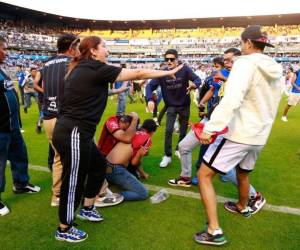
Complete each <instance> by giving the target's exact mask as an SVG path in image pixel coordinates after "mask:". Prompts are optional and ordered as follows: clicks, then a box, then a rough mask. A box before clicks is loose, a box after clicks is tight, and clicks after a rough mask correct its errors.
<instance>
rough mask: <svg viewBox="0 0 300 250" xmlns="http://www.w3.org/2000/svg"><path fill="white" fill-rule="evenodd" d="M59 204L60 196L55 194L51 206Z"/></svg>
mask: <svg viewBox="0 0 300 250" xmlns="http://www.w3.org/2000/svg"><path fill="white" fill-rule="evenodd" d="M58 206H59V198H58V197H56V196H54V197H52V200H51V207H58Z"/></svg>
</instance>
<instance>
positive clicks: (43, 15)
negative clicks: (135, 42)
mask: <svg viewBox="0 0 300 250" xmlns="http://www.w3.org/2000/svg"><path fill="white" fill-rule="evenodd" d="M60 1H61V2H65V1H63V0H60ZM87 1H88V0H85V2H87ZM99 1H100V0H99ZM124 1H125V0H124ZM140 1H141V0H140ZM153 1H155V0H148V2H149V3H152V2H153ZM161 1H163V0H161ZM185 1H187V0H185ZM261 1H263V0H261ZM265 1H268V0H265ZM269 1H271V0H269ZM285 1H286V2H288V1H289V0H285ZM295 1H296V0H295ZM10 2H13V0H11V1H10ZM28 2H29V1H28ZM32 2H36V1H35V0H31V1H30V5H31V7H29V6H28V7H29V8H23V7H19V6H16V5H11V4H7V3H4V2H3V1H2V2H0V18H4V19H12V20H16V21H18V20H19V21H20V20H23V21H28V22H31V23H33V24H34V23H37V24H40V25H46V26H49V27H51V25H52V24H54V25H55V26H63V27H70V28H80V29H85V28H90V29H103V30H104V29H105V30H106V29H110V30H128V29H149V28H152V29H172V28H177V29H179V28H182V29H190V28H197V27H201V28H207V27H209V28H210V27H222V26H224V27H246V26H247V25H249V24H260V25H265V26H268V25H272V26H273V25H275V24H279V25H284V24H288V25H290V24H297V25H298V24H299V20H300V11H298V12H297V13H296V14H273V15H262V16H254V15H253V16H229V17H225V16H222V17H207V18H205V17H201V18H185V19H179V18H178V19H164V20H145V19H143V20H135V21H126V20H122V21H120V20H95V19H92V18H90V19H81V18H78V17H76V18H74V17H66V16H63V15H55V14H49V12H50V10H51V9H50V8H49V9H47V12H45V11H36V10H32V8H33V7H32V6H33V5H34V4H32ZM41 2H43V4H45V2H44V1H41ZM54 2H56V0H52V2H51V3H54ZM69 2H71V1H69ZM128 2H130V0H128ZM199 2H202V1H200V0H199ZM207 2H209V0H208V1H207ZM227 2H229V0H227ZM47 4H49V3H47ZM243 4H244V2H243ZM27 5H28V4H27ZM53 5H54V4H53ZM73 5H74V6H75V1H74V2H73ZM73 5H72V6H71V5H70V6H69V7H68V9H72V8H73ZM35 6H37V5H35ZM80 6H82V4H80ZM203 7H204V6H202V8H203ZM235 7H236V6H235ZM299 7H300V5H299ZM82 8H83V7H82ZM130 8H131V7H127V11H129V10H130ZM210 8H214V6H212V7H210ZM294 9H295V12H296V9H297V6H296V7H295V8H294ZM102 12H103V13H105V12H108V11H102ZM282 13H283V12H282Z"/></svg>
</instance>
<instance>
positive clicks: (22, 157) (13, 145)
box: [0, 129, 29, 193]
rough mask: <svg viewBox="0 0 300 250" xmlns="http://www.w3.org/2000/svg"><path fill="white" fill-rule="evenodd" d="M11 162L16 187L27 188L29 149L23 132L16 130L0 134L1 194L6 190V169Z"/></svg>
mask: <svg viewBox="0 0 300 250" xmlns="http://www.w3.org/2000/svg"><path fill="white" fill-rule="evenodd" d="M7 160H9V161H10V166H11V172H12V177H13V182H14V185H15V186H17V187H18V188H22V187H25V186H26V185H27V184H28V181H29V175H28V156H27V149H26V145H25V142H24V140H23V137H22V135H21V132H20V130H19V129H15V130H13V131H12V132H10V133H3V132H0V193H2V192H4V189H5V183H6V182H5V167H6V162H7Z"/></svg>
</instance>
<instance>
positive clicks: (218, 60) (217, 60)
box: [212, 56, 224, 67]
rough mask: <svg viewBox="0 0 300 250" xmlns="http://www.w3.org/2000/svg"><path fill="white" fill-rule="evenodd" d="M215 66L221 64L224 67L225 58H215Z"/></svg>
mask: <svg viewBox="0 0 300 250" xmlns="http://www.w3.org/2000/svg"><path fill="white" fill-rule="evenodd" d="M212 62H213V64H219V65H221V66H222V67H224V60H223V57H221V56H217V57H215V58H214V59H213V60H212Z"/></svg>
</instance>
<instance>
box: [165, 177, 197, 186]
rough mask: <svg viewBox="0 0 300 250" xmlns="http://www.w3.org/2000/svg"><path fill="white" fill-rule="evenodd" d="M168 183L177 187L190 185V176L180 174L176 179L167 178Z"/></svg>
mask: <svg viewBox="0 0 300 250" xmlns="http://www.w3.org/2000/svg"><path fill="white" fill-rule="evenodd" d="M168 184H169V185H171V186H178V187H191V186H192V182H191V179H190V178H185V177H181V176H179V177H178V178H176V179H171V180H169V181H168Z"/></svg>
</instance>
